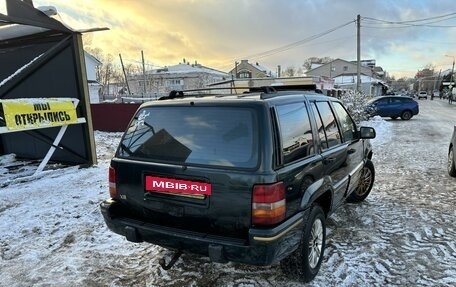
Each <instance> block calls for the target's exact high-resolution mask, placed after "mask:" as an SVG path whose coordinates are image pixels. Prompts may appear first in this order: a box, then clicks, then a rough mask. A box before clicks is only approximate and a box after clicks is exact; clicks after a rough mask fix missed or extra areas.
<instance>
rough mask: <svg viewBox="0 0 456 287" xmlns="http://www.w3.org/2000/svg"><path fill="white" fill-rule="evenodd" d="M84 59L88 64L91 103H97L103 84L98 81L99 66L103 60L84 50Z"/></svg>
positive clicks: (87, 72)
mask: <svg viewBox="0 0 456 287" xmlns="http://www.w3.org/2000/svg"><path fill="white" fill-rule="evenodd" d="M84 59H85V65H86V74H87V84H88V85H89V97H90V103H92V104H95V103H99V102H100V92H99V91H100V89H101V84H100V83H99V82H98V81H97V68H98V66H100V65H101V62H100V61H99V60H98V59H97V58H95V57H94V56H92V55H91V54H89V53H87V52H85V51H84Z"/></svg>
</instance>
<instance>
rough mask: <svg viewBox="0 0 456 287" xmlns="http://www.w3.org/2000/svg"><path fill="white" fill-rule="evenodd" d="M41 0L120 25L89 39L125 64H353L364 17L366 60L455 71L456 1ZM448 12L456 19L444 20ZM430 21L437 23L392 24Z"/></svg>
mask: <svg viewBox="0 0 456 287" xmlns="http://www.w3.org/2000/svg"><path fill="white" fill-rule="evenodd" d="M3 1H4V0H0V2H3ZM33 2H34V5H35V7H38V6H47V5H52V6H55V7H56V8H57V10H58V12H59V14H60V16H61V19H62V20H63V21H64V22H65V23H66V24H68V25H69V26H71V27H73V28H75V29H82V28H93V27H108V28H110V30H109V31H102V32H95V33H92V34H91V35H86V36H84V43H85V45H86V46H90V47H92V48H96V47H98V48H100V49H102V51H103V52H104V53H105V54H112V55H113V56H114V57H115V60H116V61H117V62H119V60H118V58H119V57H118V55H119V53H121V54H122V58H124V61H125V62H127V63H135V61H137V62H138V63H139V62H140V60H141V50H142V51H144V57H145V60H146V62H147V63H149V64H153V65H157V66H165V65H168V66H169V65H175V64H178V63H179V62H182V59H184V58H185V59H186V60H187V61H189V62H191V63H193V62H195V61H197V62H198V63H200V64H203V65H205V66H209V67H212V68H215V69H219V70H222V71H229V70H231V69H232V68H233V67H234V62H235V61H240V60H242V59H248V60H249V62H252V63H255V62H258V63H260V64H261V65H263V66H266V67H268V68H269V69H271V70H273V71H275V70H276V69H277V66H278V65H281V66H282V69H285V68H287V67H290V66H292V67H295V68H299V67H301V66H302V64H303V63H304V61H305V60H306V59H307V58H309V57H331V58H341V59H344V60H350V61H351V60H356V22H355V20H356V17H357V15H358V14H359V15H361V19H362V20H361V58H362V59H375V60H376V62H377V65H378V66H381V67H383V69H384V70H386V71H387V72H388V73H389V74H390V75H394V76H396V77H401V76H410V77H413V76H414V75H415V73H416V71H417V70H418V69H422V68H423V67H425V66H426V65H429V64H432V65H434V67H435V70H436V71H439V70H440V69H442V70H445V69H451V65H452V62H453V58H452V57H446V56H445V55H450V56H454V57H456V1H455V0H439V1H435V0H433V1H431V0H409V1H396V0H375V1H374V0H370V1H366V0H345V1H342V0H338V1H330V0H320V1H319V0H308V1H306V0H287V1H278V0H225V1H221V0H115V1H114V0H93V1H89V0H76V1H68V0H49V1H47V0H34V1H33ZM437 3H438V4H437ZM0 5H1V4H0ZM0 9H4V7H1V6H0ZM444 15H449V16H447V17H440V18H435V17H439V16H444ZM429 18H430V19H429ZM374 19H375V20H374ZM421 19H429V20H427V21H418V22H409V23H406V24H407V25H404V23H402V24H391V22H404V21H415V20H421ZM378 20H381V21H387V22H389V23H387V22H381V21H378ZM423 24H425V25H423ZM344 25H345V26H344ZM430 26H434V27H430ZM435 26H438V27H435ZM443 26H445V27H443ZM338 27H340V28H338ZM334 28H337V29H335V30H334V31H333V32H331V33H328V34H325V33H326V32H328V31H330V30H333V29H334ZM318 36H320V37H318ZM281 48H284V49H281ZM149 67H150V66H149Z"/></svg>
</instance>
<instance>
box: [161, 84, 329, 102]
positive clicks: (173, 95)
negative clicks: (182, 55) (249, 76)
mask: <svg viewBox="0 0 456 287" xmlns="http://www.w3.org/2000/svg"><path fill="white" fill-rule="evenodd" d="M216 90H231V91H232V90H235V91H236V90H246V91H244V92H243V94H248V93H262V94H267V95H271V94H275V93H277V92H279V91H292V90H296V91H302V90H306V91H311V90H312V91H316V92H317V93H318V92H320V93H321V91H320V90H318V89H317V88H316V85H314V84H312V85H283V86H282V85H280V86H279V85H277V86H261V87H220V88H200V89H188V90H180V91H177V90H172V91H171V92H169V94H168V96H164V97H161V98H159V99H158V100H159V101H160V100H170V99H179V98H181V99H182V98H185V97H186V96H189V97H190V96H191V97H207V96H220V97H223V96H232V95H238V93H235V94H232V93H230V94H220V93H197V94H195V93H194V92H207V91H216ZM188 93H189V94H188Z"/></svg>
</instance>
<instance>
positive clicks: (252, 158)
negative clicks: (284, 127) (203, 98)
mask: <svg viewBox="0 0 456 287" xmlns="http://www.w3.org/2000/svg"><path fill="white" fill-rule="evenodd" d="M255 122H256V119H255V117H254V113H253V110H252V109H248V108H238V107H237V108H230V107H195V106H191V107H146V108H143V109H141V110H139V111H138V112H137V113H136V115H135V118H134V119H133V120H132V122H131V124H130V126H129V127H128V129H127V131H126V132H125V135H124V137H123V139H122V141H121V143H120V148H119V151H118V155H119V156H120V157H126V158H139V159H145V160H151V161H165V162H174V163H182V164H183V163H185V164H203V165H214V166H223V167H245V168H252V167H255V166H256V165H257V161H258V152H257V151H258V140H257V139H258V135H257V129H255V128H254V126H255V125H256V124H255Z"/></svg>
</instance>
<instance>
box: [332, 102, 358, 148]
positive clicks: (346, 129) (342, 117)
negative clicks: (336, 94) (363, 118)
mask: <svg viewBox="0 0 456 287" xmlns="http://www.w3.org/2000/svg"><path fill="white" fill-rule="evenodd" d="M333 106H334V110H335V111H336V114H337V116H338V118H339V125H340V131H341V133H342V136H343V140H344V142H347V141H351V140H353V138H354V135H355V132H356V127H355V123H354V122H353V120H352V118H351V117H350V115H349V114H348V112H347V111H346V110H345V109H344V107H343V106H342V104H341V103H339V102H333Z"/></svg>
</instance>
